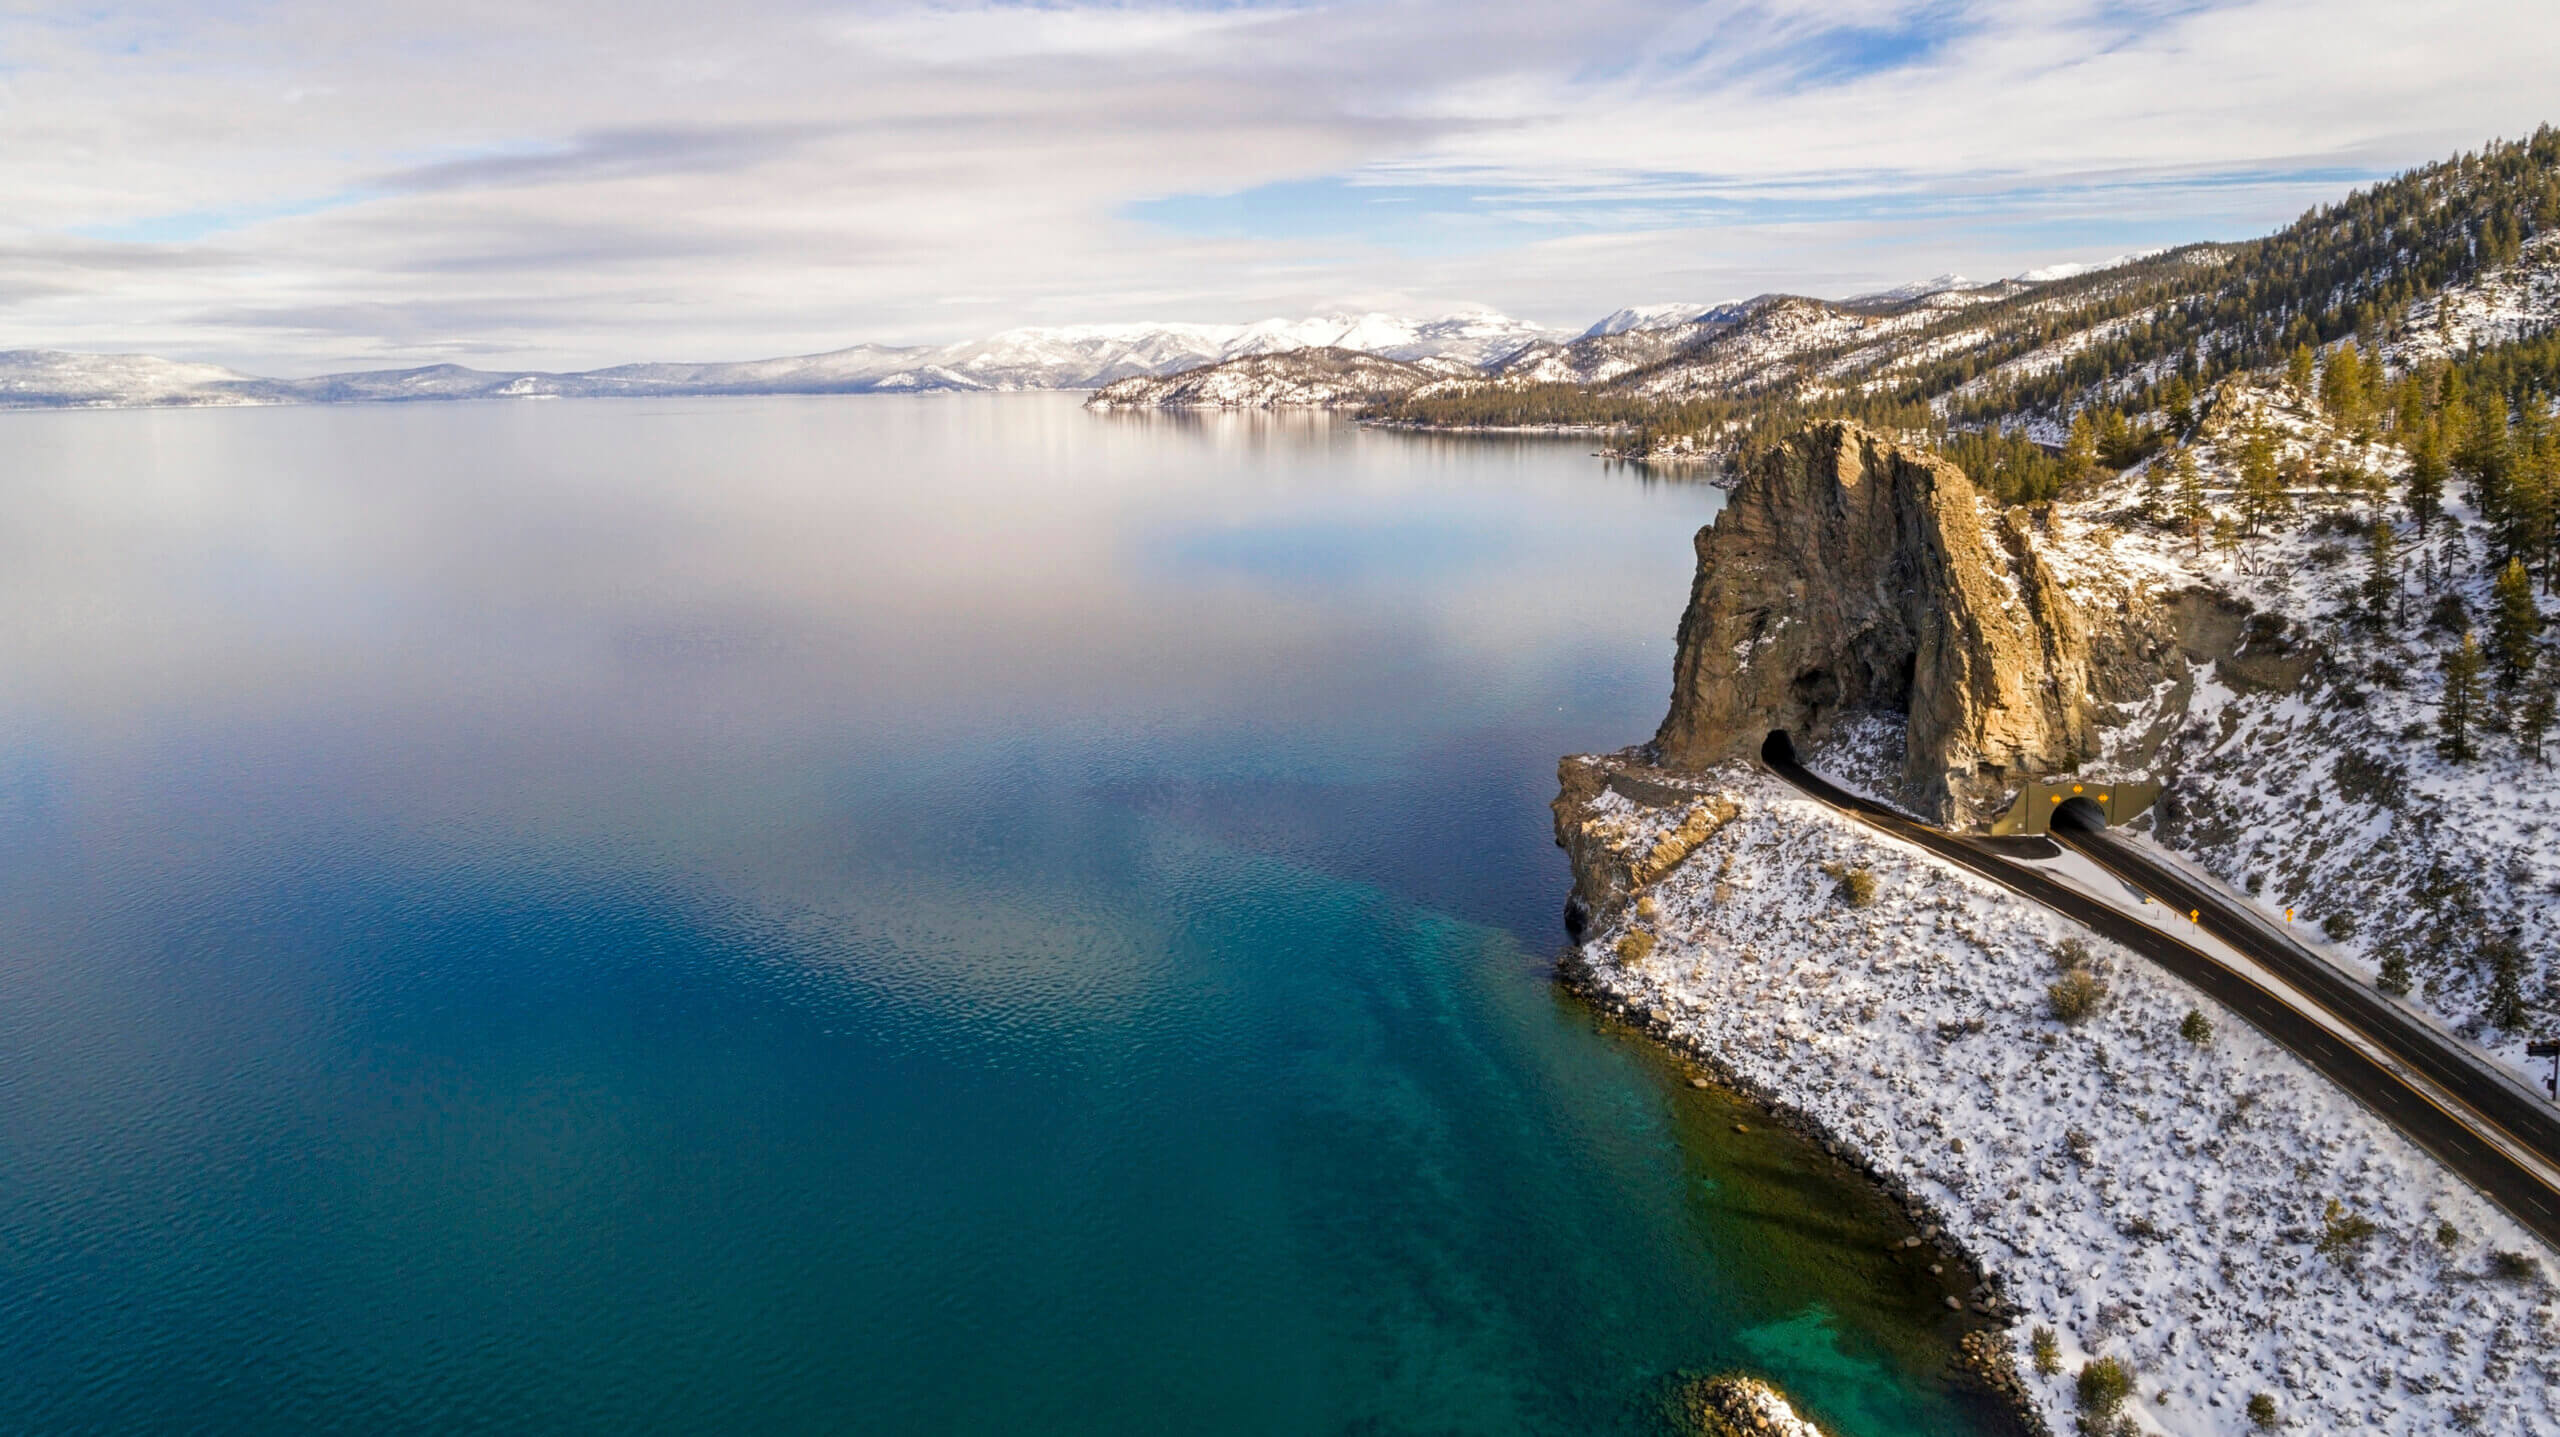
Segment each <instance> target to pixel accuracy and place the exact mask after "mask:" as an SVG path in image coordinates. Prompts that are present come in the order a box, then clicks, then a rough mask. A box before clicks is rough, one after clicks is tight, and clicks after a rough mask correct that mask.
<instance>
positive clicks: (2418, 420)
mask: <svg viewBox="0 0 2560 1437" xmlns="http://www.w3.org/2000/svg"><path fill="white" fill-rule="evenodd" d="M2395 387H2396V388H2397V390H2398V391H2399V417H2398V418H2397V419H2395V420H2394V421H2393V423H2392V427H2393V428H2395V429H2397V430H2399V431H2400V440H2401V442H2402V443H2404V444H2405V443H2407V442H2409V440H2410V439H2411V438H2413V437H2414V436H2415V435H2416V434H2417V433H2418V431H2420V430H2422V429H2424V428H2426V427H2427V380H2426V376H2424V375H2419V374H2404V375H2402V376H2401V377H2400V382H2399V384H2398V385H2397V386H2395Z"/></svg>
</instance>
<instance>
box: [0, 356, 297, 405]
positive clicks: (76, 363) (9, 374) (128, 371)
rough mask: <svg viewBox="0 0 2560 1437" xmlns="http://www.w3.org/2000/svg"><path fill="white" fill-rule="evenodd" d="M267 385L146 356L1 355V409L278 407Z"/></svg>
mask: <svg viewBox="0 0 2560 1437" xmlns="http://www.w3.org/2000/svg"><path fill="white" fill-rule="evenodd" d="M272 383H273V382H272V381H268V380H262V379H259V378H257V377H256V376H254V375H247V374H242V373H240V372H239V371H238V370H233V369H224V368H223V367H221V366H220V365H216V364H187V363H182V362H180V361H176V360H169V359H157V358H154V357H152V356H151V355H147V354H71V353H66V352H64V351H62V350H58V349H13V350H8V351H6V352H0V407H7V408H29V407H37V406H41V407H46V408H58V407H82V406H92V405H114V404H149V405H180V404H186V405H193V404H278V403H287V402H290V400H291V399H292V396H291V395H290V394H288V393H283V392H279V391H275V390H274V389H273V388H272Z"/></svg>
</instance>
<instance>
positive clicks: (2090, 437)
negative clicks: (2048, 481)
mask: <svg viewBox="0 0 2560 1437" xmlns="http://www.w3.org/2000/svg"><path fill="white" fill-rule="evenodd" d="M2097 472H2098V436H2097V433H2096V426H2094V425H2092V424H2091V423H2090V422H2089V411H2088V410H2086V409H2083V410H2081V411H2080V412H2079V413H2077V414H2074V415H2072V416H2071V434H2070V437H2069V438H2067V439H2065V440H2064V441H2063V444H2062V492H2064V493H2066V494H2076V493H2079V492H2080V491H2081V490H2082V489H2083V488H2085V487H2087V485H2088V483H2089V481H2090V480H2091V479H2092V478H2094V477H2096V475H2097Z"/></svg>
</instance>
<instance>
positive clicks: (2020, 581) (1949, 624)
mask: <svg viewBox="0 0 2560 1437" xmlns="http://www.w3.org/2000/svg"><path fill="white" fill-rule="evenodd" d="M2034 527H2035V526H2034V523H2033V521H2032V520H2031V519H2030V518H2029V517H2028V516H2027V515H2026V514H2025V513H2024V512H2023V511H2019V510H2010V511H2006V512H2000V511H1995V510H1993V509H1991V508H1990V507H1989V506H1987V505H1986V504H1985V503H1984V502H1983V501H1982V499H1981V497H1980V495H1979V493H1978V491H1976V490H1975V488H1974V486H1973V484H1972V483H1971V481H1969V480H1968V479H1966V478H1965V475H1964V473H1963V471H1962V470H1960V469H1958V468H1956V467H1955V466H1954V465H1952V464H1949V463H1948V462H1946V461H1945V460H1943V459H1940V458H1938V457H1937V456H1935V455H1933V454H1929V453H1927V452H1925V451H1922V450H1918V449H1910V448H1905V447H1903V446H1900V445H1897V444H1895V443H1893V442H1891V441H1889V440H1887V439H1884V438H1882V437H1881V436H1878V435H1876V434H1873V433H1870V432H1868V431H1867V430H1865V429H1862V428H1860V427H1858V426H1856V425H1854V424H1845V423H1827V424H1817V425H1812V426H1809V427H1808V428H1806V429H1804V430H1802V431H1800V432H1799V433H1797V434H1796V435H1794V436H1793V437H1791V438H1789V439H1788V440H1786V441H1785V442H1783V443H1781V444H1779V445H1777V446H1776V447H1775V448H1773V449H1771V450H1769V451H1768V452H1766V453H1764V454H1762V455H1759V456H1757V457H1756V458H1754V459H1752V460H1750V461H1749V462H1748V463H1746V465H1745V466H1744V472H1743V474H1742V477H1741V480H1740V483H1739V484H1738V485H1737V487H1736V488H1735V490H1734V493H1733V498H1732V501H1731V502H1730V503H1729V504H1728V505H1727V506H1726V508H1725V510H1724V512H1723V513H1722V514H1720V515H1718V516H1717V518H1716V522H1715V523H1714V524H1713V525H1712V526H1710V527H1708V528H1706V529H1703V530H1701V531H1699V534H1698V537H1697V551H1698V575H1697V580H1696V583H1695V584H1694V586H1693V587H1692V589H1691V591H1690V596H1689V606H1688V610H1687V612H1686V613H1685V614H1683V615H1682V617H1681V620H1680V644H1679V655H1678V658H1677V660H1676V661H1675V666H1674V671H1673V688H1672V696H1671V712H1670V714H1669V716H1668V717H1667V718H1665V719H1664V720H1663V723H1662V729H1661V732H1660V733H1659V734H1658V735H1656V737H1655V740H1654V757H1655V759H1656V761H1657V762H1659V763H1660V764H1662V765H1663V766H1666V767H1670V768H1675V769H1697V768H1703V767H1706V766H1708V765H1710V764H1714V763H1718V762H1721V761H1723V760H1725V759H1730V758H1736V757H1741V756H1744V755H1747V754H1750V753H1754V752H1756V751H1758V749H1759V747H1760V744H1761V743H1762V741H1763V740H1764V739H1765V738H1766V737H1767V736H1768V734H1769V732H1770V731H1771V730H1773V729H1784V730H1787V731H1789V732H1790V733H1792V734H1794V735H1795V736H1796V737H1797V738H1799V739H1800V740H1808V741H1810V740H1817V739H1820V738H1821V737H1823V736H1824V734H1825V733H1827V732H1828V731H1829V730H1830V729H1831V728H1832V726H1833V725H1834V724H1836V723H1837V722H1838V721H1839V720H1840V719H1842V718H1844V717H1846V716H1848V715H1851V714H1856V713H1859V712H1872V711H1886V712H1891V713H1898V714H1907V715H1908V726H1907V729H1906V735H1907V740H1906V748H1905V754H1904V762H1903V768H1902V792H1900V793H1899V794H1895V795H1890V796H1891V797H1894V798H1896V799H1898V800H1899V801H1901V802H1903V803H1905V804H1907V805H1909V806H1910V807H1912V808H1913V809H1915V810H1917V811H1918V812H1920V813H1921V814H1922V815H1924V816H1926V817H1928V818H1931V819H1935V820H1937V821H1940V822H1944V823H1967V822H1973V821H1978V820H1980V819H1982V818H1983V817H1985V816H1986V815H1987V812H1988V811H1989V810H1990V809H1992V808H1993V807H1996V805H1998V804H1999V803H2000V802H2001V801H2002V800H2003V798H2004V796H2005V793H2006V791H2007V789H2008V788H2010V787H2011V786H2012V785H2013V784H2014V781H2015V778H2016V776H2018V775H2020V774H2024V773H2046V772H2058V771H2067V770H2070V769H2073V768H2076V767H2077V766H2079V765H2080V764H2081V763H2082V762H2084V761H2085V760H2087V759H2089V758H2091V757H2092V756H2094V755H2095V753H2096V751H2097V739H2098V715H2099V711H2100V707H2101V705H2102V704H2103V703H2105V702H2108V701H2110V700H2116V699H2121V698H2124V697H2127V696H2129V694H2130V693H2131V692H2132V691H2134V690H2135V689H2136V688H2138V687H2139V686H2140V685H2141V684H2143V683H2145V682H2147V677H2146V676H2148V675H2153V674H2156V673H2157V672H2158V667H2157V662H2158V660H2159V659H2161V658H2163V657H2166V656H2167V655H2168V654H2169V653H2170V652H2171V650H2172V646H2171V645H2170V644H2168V643H2167V642H2164V639H2163V636H2162V635H2160V634H2157V633H2154V632H2152V631H2151V630H2152V627H2153V626H2151V625H2148V624H2146V623H2145V622H2143V621H2139V620H2136V619H2133V618H2128V617H2125V616H2121V615H2110V616H2109V622H2108V624H2107V626H2106V629H2105V631H2104V632H2102V633H2101V634H2100V635H2098V636H2097V637H2096V638H2095V639H2094V640H2093V637H2092V634H2091V629H2090V624H2089V622H2088V620H2087V619H2086V618H2085V617H2084V616H2083V615H2082V613H2081V612H2080V611H2079V609H2078V607H2077V606H2076V605H2074V604H2073V602H2072V601H2071V599H2070V598H2069V597H2068V596H2067V595H2066V594H2065V593H2064V592H2063V589H2062V585H2061V584H2060V583H2059V582H2057V580H2056V578H2055V576H2054V574H2053V572H2052V571H2051V569H2050V568H2049V567H2048V564H2047V562H2046V560H2045V558H2044V556H2043V555H2042V554H2041V553H2040V552H2039V551H2038V549H2037V543H2036V537H2035V533H2034Z"/></svg>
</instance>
